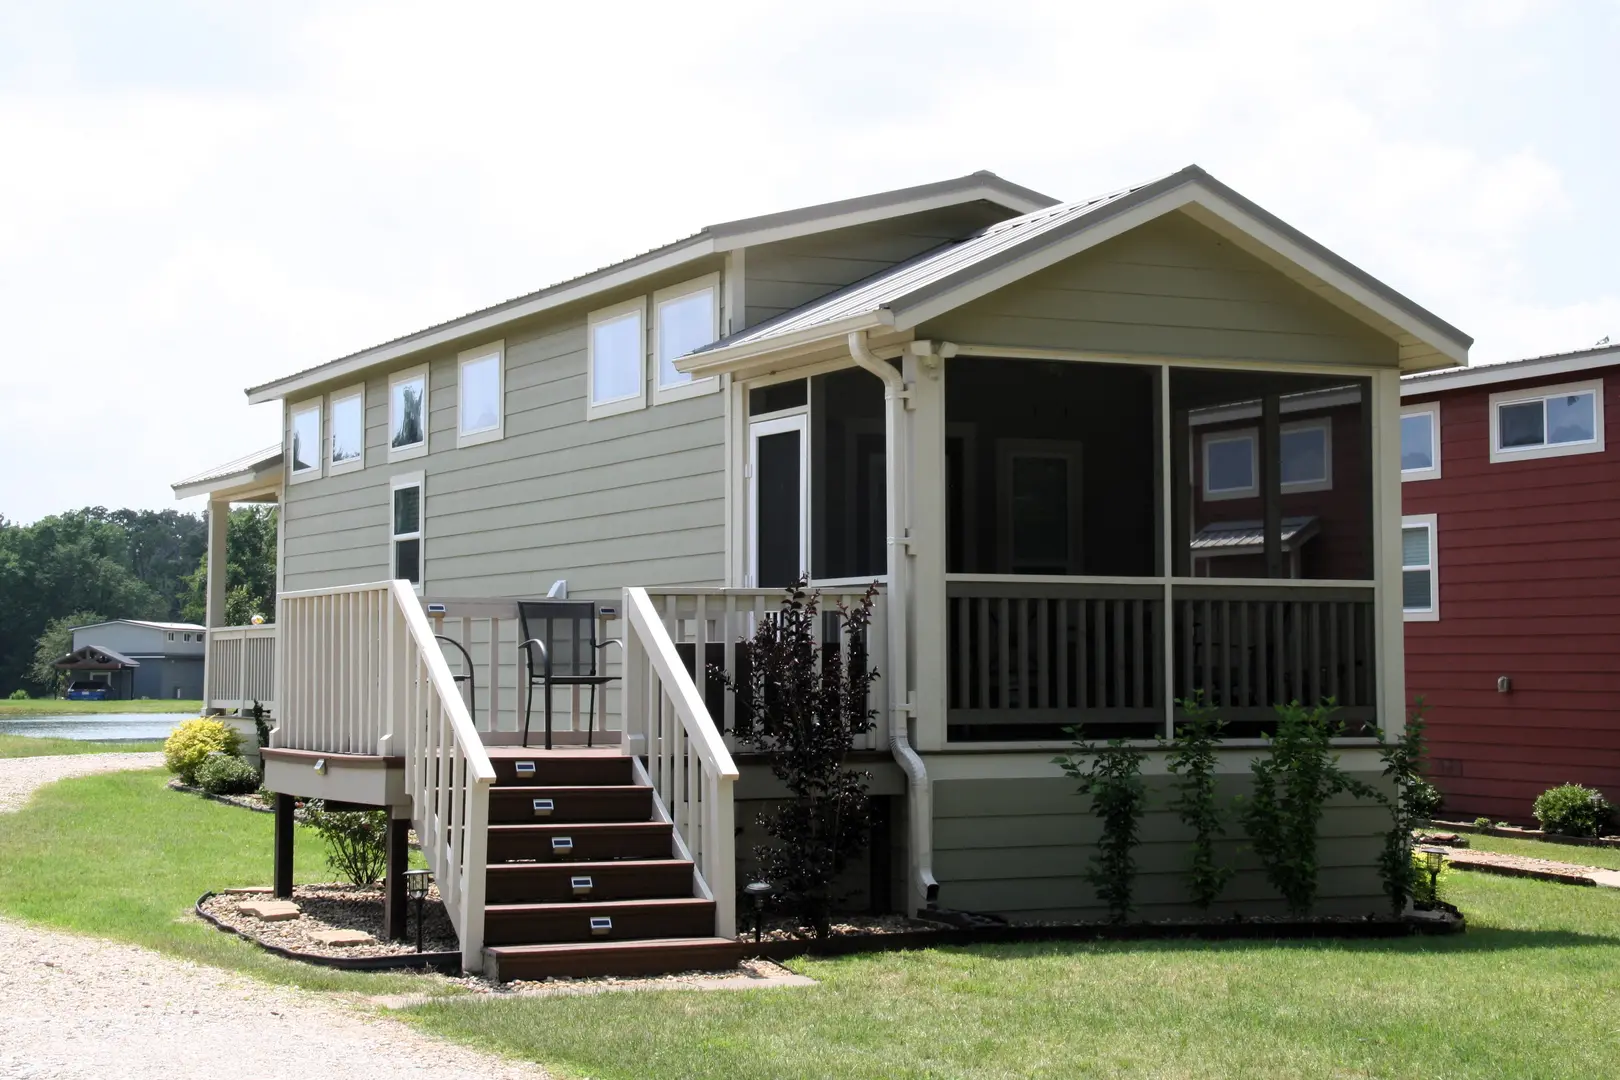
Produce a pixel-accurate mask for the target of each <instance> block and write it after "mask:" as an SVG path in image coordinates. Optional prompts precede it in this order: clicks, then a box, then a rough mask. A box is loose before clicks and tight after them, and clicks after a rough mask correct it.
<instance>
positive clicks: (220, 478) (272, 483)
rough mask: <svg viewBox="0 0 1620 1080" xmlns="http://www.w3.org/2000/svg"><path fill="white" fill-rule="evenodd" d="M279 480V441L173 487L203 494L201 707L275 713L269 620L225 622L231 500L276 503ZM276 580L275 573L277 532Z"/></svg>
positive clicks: (183, 493)
mask: <svg viewBox="0 0 1620 1080" xmlns="http://www.w3.org/2000/svg"><path fill="white" fill-rule="evenodd" d="M282 484H283V469H282V450H281V446H280V444H277V445H275V446H271V447H266V448H265V449H263V450H260V451H258V452H257V453H253V454H248V455H246V456H244V457H240V458H237V459H236V460H234V461H229V462H226V463H225V464H223V465H217V466H215V467H214V468H212V469H209V470H207V471H206V472H202V473H199V474H198V475H196V476H192V477H189V478H187V479H185V480H181V481H180V482H178V483H176V484H174V485H172V486H173V489H174V495H175V498H176V499H190V498H194V497H196V496H198V495H206V496H207V498H208V511H207V517H208V568H207V573H208V585H207V616H206V618H205V619H204V622H205V624H206V625H207V627H208V638H207V651H206V653H205V654H204V666H203V708H204V709H205V710H208V711H211V712H235V713H237V714H238V715H246V714H247V713H248V712H250V711H251V710H252V709H253V707H254V705H255V704H257V705H258V706H260V707H261V708H262V709H264V711H265V712H266V714H267V715H268V714H273V713H274V711H275V685H276V683H275V665H276V627H275V624H274V623H273V622H264V623H260V624H255V625H249V626H230V625H227V623H228V620H227V618H226V614H225V598H226V595H227V591H228V582H227V578H228V561H227V546H228V544H227V541H228V535H229V529H230V519H231V505H232V504H233V503H261V504H263V503H271V504H279V503H280V501H281V492H282ZM276 547H277V559H276V563H277V567H278V570H277V579H278V581H279V576H280V571H279V567H280V562H281V559H280V547H281V545H280V543H279V530H278V543H277V545H276Z"/></svg>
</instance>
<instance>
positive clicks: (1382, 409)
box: [1370, 371, 1406, 735]
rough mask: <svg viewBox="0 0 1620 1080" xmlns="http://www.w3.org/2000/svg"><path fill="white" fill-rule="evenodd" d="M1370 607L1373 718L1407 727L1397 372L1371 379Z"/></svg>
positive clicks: (1389, 728)
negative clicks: (1375, 653) (1375, 661)
mask: <svg viewBox="0 0 1620 1080" xmlns="http://www.w3.org/2000/svg"><path fill="white" fill-rule="evenodd" d="M1371 396H1372V443H1371V449H1370V453H1371V456H1372V470H1371V472H1372V490H1373V519H1372V525H1373V575H1374V581H1375V582H1376V583H1377V584H1376V585H1375V586H1374V589H1373V609H1374V610H1375V611H1376V612H1377V613H1378V614H1377V619H1376V621H1375V624H1374V625H1376V626H1377V634H1376V637H1375V638H1374V641H1375V647H1376V648H1377V650H1378V683H1377V689H1376V693H1377V695H1378V698H1377V700H1378V723H1379V726H1380V727H1382V728H1383V729H1384V731H1385V732H1386V733H1388V734H1390V735H1400V734H1402V733H1403V732H1405V731H1406V623H1405V618H1404V616H1403V615H1402V614H1401V373H1400V372H1399V371H1380V372H1378V373H1377V374H1376V375H1374V376H1373V378H1372V395H1371Z"/></svg>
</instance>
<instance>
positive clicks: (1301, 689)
mask: <svg viewBox="0 0 1620 1080" xmlns="http://www.w3.org/2000/svg"><path fill="white" fill-rule="evenodd" d="M947 596H948V597H949V600H950V624H949V627H948V634H949V638H948V643H947V647H948V649H949V655H950V686H949V690H948V715H947V728H948V733H949V736H948V737H949V738H950V739H951V740H952V741H963V742H981V741H1003V740H1030V739H1041V740H1047V739H1066V738H1067V736H1066V735H1065V734H1064V729H1065V728H1066V727H1070V726H1074V725H1080V726H1081V728H1082V729H1083V731H1084V733H1085V735H1086V736H1087V737H1088V738H1094V739H1102V738H1114V737H1125V738H1153V737H1155V736H1158V735H1163V734H1167V733H1168V726H1167V720H1168V703H1167V701H1166V696H1167V695H1166V678H1165V667H1164V665H1165V663H1166V662H1167V660H1168V662H1169V663H1170V664H1171V669H1170V679H1169V683H1170V695H1169V696H1170V697H1171V698H1172V699H1173V700H1183V699H1186V698H1188V697H1191V696H1192V695H1193V694H1194V693H1200V692H1201V693H1202V695H1203V697H1204V698H1205V700H1207V701H1209V702H1210V703H1211V704H1213V705H1215V706H1217V707H1218V708H1219V709H1220V711H1221V715H1222V717H1223V718H1224V719H1225V720H1226V722H1227V724H1228V727H1227V735H1228V736H1229V737H1245V736H1253V735H1257V734H1260V733H1262V732H1266V731H1269V730H1271V729H1272V728H1273V727H1274V726H1275V723H1276V706H1278V705H1281V704H1286V703H1288V702H1290V701H1296V700H1297V701H1302V702H1306V703H1313V702H1319V701H1322V700H1324V699H1327V698H1332V699H1334V700H1335V701H1336V702H1337V703H1338V705H1339V706H1340V709H1341V711H1340V713H1339V719H1340V720H1342V721H1344V723H1345V725H1346V730H1347V733H1349V734H1359V733H1360V732H1361V731H1362V730H1364V728H1365V726H1366V725H1370V724H1374V723H1375V722H1376V710H1375V707H1374V703H1375V701H1376V685H1375V684H1376V671H1377V654H1376V651H1375V643H1376V635H1375V631H1374V609H1373V589H1372V586H1371V585H1367V586H1339V585H1333V586H1302V585H1298V584H1288V583H1282V582H1279V583H1277V584H1270V583H1256V584H1252V585H1251V584H1247V583H1245V584H1219V585H1216V584H1211V585H1203V584H1176V585H1174V586H1173V587H1172V589H1171V610H1170V612H1169V618H1168V619H1167V618H1166V612H1165V605H1164V585H1163V583H1162V582H1160V581H1143V582H1141V583H1140V584H1137V583H1125V582H1090V581H1081V580H1077V581H1054V580H1051V579H1032V580H1029V581H1021V580H1009V579H1007V578H994V579H982V580H975V579H970V578H952V579H951V580H950V581H949V582H948V584H947ZM1167 633H1168V634H1169V635H1170V637H1169V639H1168V640H1167V639H1166V634H1167ZM1167 646H1168V648H1167Z"/></svg>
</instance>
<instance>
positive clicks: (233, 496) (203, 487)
mask: <svg viewBox="0 0 1620 1080" xmlns="http://www.w3.org/2000/svg"><path fill="white" fill-rule="evenodd" d="M169 487H170V489H171V490H172V491H173V492H174V498H175V501H176V502H179V501H182V500H185V499H191V498H195V497H196V496H198V495H207V496H208V497H209V498H210V499H214V500H218V499H221V498H223V499H226V500H227V501H229V502H247V501H248V500H250V499H261V498H263V497H264V496H266V495H275V496H277V501H278V502H279V501H280V494H281V469H280V467H279V466H278V467H277V468H274V469H271V470H269V471H268V472H260V471H256V470H251V469H244V470H243V471H241V472H238V473H231V474H230V475H229V476H216V477H213V478H211V479H208V480H199V481H198V482H197V483H195V484H170V485H169Z"/></svg>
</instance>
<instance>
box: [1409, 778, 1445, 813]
mask: <svg viewBox="0 0 1620 1080" xmlns="http://www.w3.org/2000/svg"><path fill="white" fill-rule="evenodd" d="M1407 797H1408V798H1409V799H1410V800H1411V804H1412V812H1413V813H1414V814H1416V815H1417V816H1418V817H1420V818H1432V817H1434V815H1436V814H1438V813H1439V812H1440V803H1441V802H1442V801H1443V799H1444V796H1443V795H1441V794H1440V789H1439V788H1437V787H1435V786H1434V785H1433V784H1431V783H1429V782H1428V781H1427V780H1414V781H1413V782H1412V790H1411V792H1410V793H1408V796H1407Z"/></svg>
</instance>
